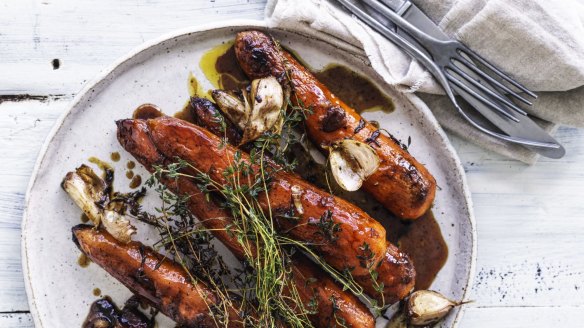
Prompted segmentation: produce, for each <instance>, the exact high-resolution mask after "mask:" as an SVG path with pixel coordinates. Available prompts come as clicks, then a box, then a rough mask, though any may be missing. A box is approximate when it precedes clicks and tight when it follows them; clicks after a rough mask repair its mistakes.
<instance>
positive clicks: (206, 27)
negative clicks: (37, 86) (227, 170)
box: [21, 19, 477, 327]
mask: <svg viewBox="0 0 584 328" xmlns="http://www.w3.org/2000/svg"><path fill="white" fill-rule="evenodd" d="M244 26H245V27H257V28H270V26H268V25H267V24H266V22H265V21H261V20H241V19H236V20H225V21H221V22H216V23H211V24H203V25H198V26H193V27H187V28H184V29H179V30H175V31H172V32H170V33H167V34H164V35H162V36H160V37H158V38H155V39H153V40H150V41H147V42H145V43H143V44H141V45H140V46H138V47H136V48H134V49H133V50H132V51H130V52H129V53H128V54H126V55H125V56H123V57H121V58H120V59H119V60H118V61H116V62H115V63H114V64H112V65H111V66H109V67H108V68H106V69H104V70H102V71H101V72H100V73H99V74H98V75H97V76H96V77H95V78H94V79H93V80H92V81H90V82H88V83H87V84H85V86H84V87H83V89H81V90H80V91H79V93H77V95H76V96H75V97H74V98H73V99H72V100H71V103H70V106H69V108H68V109H67V110H66V111H65V112H63V113H62V114H61V116H60V117H59V118H58V119H57V121H56V122H55V125H54V126H53V128H52V129H51V131H50V133H49V134H48V136H47V137H46V139H45V142H44V143H43V146H42V147H41V149H40V151H39V154H38V157H37V160H36V162H35V166H34V169H33V171H32V174H31V178H30V181H29V184H28V187H27V191H26V196H25V203H24V204H25V206H24V211H23V219H22V230H21V231H22V232H21V257H22V271H23V276H24V285H25V290H26V294H27V297H28V304H29V311H30V313H31V316H32V318H33V320H34V323H35V327H43V324H42V322H41V320H40V316H39V315H38V314H39V313H38V309H37V305H36V299H35V294H34V291H33V289H32V286H31V280H30V272H29V263H28V255H29V254H28V248H27V230H28V229H27V228H28V225H29V223H30V220H29V216H28V208H29V202H30V194H31V190H32V188H33V187H34V185H35V182H36V178H37V175H38V171H39V168H40V167H41V164H42V163H43V161H44V159H45V157H46V153H47V149H48V147H49V145H50V144H51V143H52V142H53V139H54V137H55V134H56V133H57V132H58V131H59V129H60V128H61V126H62V125H63V122H64V121H65V120H66V119H67V117H68V116H69V115H70V114H71V112H72V110H73V109H74V108H76V107H77V106H78V105H79V104H80V103H81V102H82V101H83V100H84V99H85V98H86V97H87V95H88V92H89V91H90V90H91V89H94V88H96V87H98V86H100V85H101V84H102V83H105V82H106V81H107V79H108V77H109V76H110V75H112V74H113V73H115V71H116V69H117V68H118V67H119V66H121V65H123V64H124V63H126V62H127V61H129V60H131V59H132V58H133V57H134V56H136V55H138V54H139V53H141V52H143V51H145V50H147V49H148V48H150V47H153V46H155V45H157V44H159V43H162V42H165V41H168V40H170V39H173V38H177V37H180V36H184V35H188V34H192V33H199V32H205V31H212V30H215V29H221V28H226V27H244ZM279 29H281V28H279ZM281 30H287V31H290V32H293V33H297V34H301V35H305V36H307V37H311V38H315V39H319V40H321V41H324V42H326V43H329V44H331V45H332V46H335V47H337V48H339V49H340V50H342V51H347V52H350V53H353V54H355V55H358V56H362V57H363V56H364V54H363V50H362V49H360V48H358V47H355V46H353V45H351V44H348V43H346V42H344V41H342V40H340V39H337V38H335V37H333V36H331V35H328V34H325V33H322V32H319V31H316V30H312V29H309V28H307V27H304V26H302V25H300V26H299V28H298V29H290V28H286V29H281ZM404 96H405V97H406V98H407V99H408V100H409V101H410V102H412V104H414V105H415V106H416V107H417V108H418V109H420V111H422V113H423V114H424V115H425V116H426V117H427V118H428V121H429V122H430V123H431V124H432V128H433V129H434V130H435V131H436V132H437V133H438V136H439V137H440V139H442V141H443V143H444V146H445V149H444V151H445V154H447V155H449V159H450V160H451V161H452V163H451V165H452V167H453V169H454V172H455V175H456V178H458V181H460V184H461V188H462V192H463V194H464V201H465V204H464V207H465V209H466V211H467V214H468V220H469V222H468V224H469V225H470V232H471V235H472V238H471V242H472V245H471V260H470V263H468V266H469V267H468V277H467V283H466V286H465V290H464V293H463V299H464V300H466V299H467V297H468V294H469V292H470V288H471V287H472V285H473V280H474V275H475V266H476V255H477V235H476V223H475V218H474V212H473V206H472V199H471V193H470V189H469V188H468V184H467V180H466V175H465V173H464V169H463V167H462V163H461V162H460V159H459V158H458V155H457V154H456V151H455V150H454V147H453V146H452V144H451V143H450V141H449V140H448V137H447V136H446V133H445V132H444V130H443V129H442V127H441V126H440V125H439V124H438V121H437V120H436V118H435V117H434V115H433V114H432V112H431V111H430V109H429V108H428V107H427V106H426V104H425V103H424V102H423V101H422V100H421V99H420V98H418V97H417V96H415V95H414V94H404ZM464 310H465V306H462V307H461V308H460V309H459V311H458V312H457V314H456V317H455V319H454V321H453V324H452V327H457V326H458V324H459V323H460V321H461V318H462V316H463V314H464Z"/></svg>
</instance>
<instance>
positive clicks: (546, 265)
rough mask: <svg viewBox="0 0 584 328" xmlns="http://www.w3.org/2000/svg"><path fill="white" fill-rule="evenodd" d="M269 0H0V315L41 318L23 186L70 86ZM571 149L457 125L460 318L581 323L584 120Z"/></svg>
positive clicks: (486, 322) (23, 323)
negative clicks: (523, 149)
mask: <svg viewBox="0 0 584 328" xmlns="http://www.w3.org/2000/svg"><path fill="white" fill-rule="evenodd" d="M264 4H265V0H199V1H195V0H172V1H169V0H143V1H121V0H100V1H89V0H60V1H58V0H8V1H6V0H5V1H2V2H0V149H1V150H2V155H1V156H2V158H1V159H0V181H1V183H0V327H4V328H8V327H11V328H12V327H19V328H23V327H32V326H33V324H32V321H31V317H30V314H29V313H28V304H27V299H26V294H25V291H24V283H23V277H22V271H21V262H20V221H21V216H22V210H23V203H24V193H25V190H26V186H27V183H28V180H29V177H30V174H31V171H32V168H33V164H34V161H35V159H36V156H37V153H38V151H39V149H40V146H41V144H42V143H43V141H44V139H45V136H46V135H47V134H48V132H49V130H50V128H51V127H52V125H53V123H54V122H55V120H56V119H57V117H58V116H59V114H60V113H62V112H63V111H64V110H65V109H66V108H67V106H68V103H69V101H70V99H71V98H72V96H73V95H75V93H76V92H78V90H80V88H81V87H82V85H83V84H84V83H85V82H86V81H87V80H88V79H91V78H93V76H95V75H96V74H97V73H98V72H99V71H100V70H101V69H104V68H105V67H107V66H108V65H109V64H111V63H112V62H113V61H114V60H116V59H117V58H118V57H120V56H122V55H124V54H125V53H127V52H128V51H130V50H131V49H132V48H133V47H135V46H137V45H139V44H140V43H142V42H143V41H145V40H148V39H151V38H154V37H156V36H159V35H161V34H164V33H165V32H168V31H170V30H173V29H176V28H181V27H186V26H189V25H194V24H200V23H205V22H211V21H216V20H220V19H229V18H256V19H261V18H262V16H263V8H264ZM558 139H559V140H560V141H561V142H562V143H563V144H564V145H565V147H566V149H567V152H568V154H567V155H566V157H565V158H563V159H561V160H556V161H554V160H547V159H542V160H540V161H539V162H538V163H537V164H536V165H534V166H526V165H523V164H520V163H517V162H514V161H510V160H507V159H505V158H503V157H501V156H498V155H496V154H493V153H488V152H485V151H483V150H481V149H479V148H477V147H475V146H473V145H471V144H468V143H466V142H464V141H462V140H460V139H457V138H456V137H452V139H451V140H452V142H453V143H454V146H455V148H456V149H457V151H458V153H459V155H460V157H461V160H462V162H463V164H464V167H465V170H466V172H467V175H468V182H469V185H470V188H471V190H472V192H473V201H474V205H475V207H474V208H475V213H476V219H477V226H478V243H479V246H478V263H477V272H476V276H475V284H474V286H473V288H472V294H471V299H474V300H475V302H474V303H472V304H471V305H469V307H468V309H467V311H466V314H465V316H464V319H463V324H462V327H552V326H560V325H563V326H567V327H583V326H584V130H577V129H572V128H562V129H560V131H559V132H558Z"/></svg>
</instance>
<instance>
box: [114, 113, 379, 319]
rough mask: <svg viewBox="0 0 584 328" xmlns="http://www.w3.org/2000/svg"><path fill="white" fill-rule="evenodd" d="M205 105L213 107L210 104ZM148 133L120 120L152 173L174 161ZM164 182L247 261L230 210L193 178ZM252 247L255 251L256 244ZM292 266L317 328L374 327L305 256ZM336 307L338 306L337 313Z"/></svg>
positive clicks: (121, 135)
mask: <svg viewBox="0 0 584 328" xmlns="http://www.w3.org/2000/svg"><path fill="white" fill-rule="evenodd" d="M206 104H207V105H212V103H210V102H208V103H206ZM211 109H212V108H211ZM205 117H207V119H209V121H208V122H211V119H210V118H211V117H213V116H205ZM149 133H150V131H149V128H148V125H147V124H146V122H145V121H142V120H123V121H118V140H119V141H120V143H121V144H122V146H123V147H124V148H125V149H126V150H127V151H128V152H130V153H131V154H132V155H133V156H134V157H135V158H136V159H138V161H139V162H140V163H141V164H142V165H144V166H145V167H146V168H147V169H148V170H150V171H151V172H152V171H153V165H164V164H165V163H166V164H168V163H171V162H172V161H171V160H169V159H166V158H165V157H164V156H163V155H162V154H160V153H159V152H158V150H157V148H156V146H155V144H154V143H153V142H152V141H151V139H150V136H149ZM163 182H164V183H165V184H166V185H167V186H168V187H169V188H170V189H171V190H173V191H175V192H176V193H177V194H181V195H182V194H184V195H189V197H188V204H187V206H188V208H189V210H190V211H191V212H192V213H193V214H194V215H195V216H196V217H197V218H198V219H199V220H200V221H201V223H202V224H203V225H205V227H206V228H208V229H209V230H211V232H212V233H213V234H214V235H215V237H216V238H217V239H219V240H220V241H221V242H222V243H223V244H224V245H225V246H227V247H228V248H229V249H230V250H231V252H232V253H233V254H234V255H235V256H236V257H238V258H239V259H244V258H245V251H244V249H243V247H242V246H241V244H240V243H239V241H238V240H237V237H236V236H235V235H233V234H230V233H228V227H229V226H230V225H231V224H232V222H233V218H232V217H231V215H230V214H229V212H228V211H226V210H225V209H222V208H220V207H219V206H218V205H217V204H216V203H215V202H214V201H213V200H211V201H208V200H207V199H206V197H205V195H204V194H203V193H202V192H201V191H200V190H199V189H198V187H197V185H196V183H195V182H193V181H192V180H191V179H188V178H186V177H179V178H178V179H168V180H164V181H163ZM250 246H252V247H251V248H253V245H250ZM253 253H254V252H253V251H252V254H253ZM292 264H293V265H292V283H293V284H294V285H295V289H296V291H297V292H298V295H299V296H300V299H301V300H302V302H303V303H304V304H305V305H306V304H309V303H310V302H311V301H312V300H315V301H316V306H317V308H316V313H315V314H310V315H309V319H310V320H311V322H312V323H313V324H314V325H315V326H316V327H330V326H334V325H333V322H334V320H335V318H334V316H336V317H337V318H339V320H341V321H342V322H345V323H346V324H347V326H349V327H364V328H367V327H374V326H375V319H374V318H373V316H372V315H371V313H370V312H369V310H368V309H367V308H366V307H365V306H364V305H363V303H361V301H359V299H358V298H357V297H355V296H354V295H352V294H350V293H349V292H347V291H344V290H343V289H342V287H341V286H340V285H339V284H338V283H336V282H335V281H334V280H333V279H332V278H331V277H330V276H328V275H327V274H326V273H325V272H323V271H322V269H320V268H319V267H317V266H316V265H315V264H314V263H312V262H311V261H310V260H308V259H307V258H306V257H305V256H303V255H301V254H296V255H295V256H294V257H293V263H292ZM333 302H334V303H333ZM333 306H336V310H334V307H333ZM333 311H335V312H334V313H333Z"/></svg>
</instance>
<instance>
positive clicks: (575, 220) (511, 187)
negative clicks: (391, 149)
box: [452, 128, 584, 306]
mask: <svg viewBox="0 0 584 328" xmlns="http://www.w3.org/2000/svg"><path fill="white" fill-rule="evenodd" d="M558 137H559V140H560V142H562V143H563V144H564V145H565V146H566V149H567V150H568V154H567V155H566V157H565V158H563V159H561V160H551V159H545V158H542V159H540V161H539V162H538V163H537V164H536V165H534V166H526V165H523V164H521V163H517V162H514V161H510V160H507V159H505V158H502V157H501V156H498V155H495V154H492V153H487V152H485V151H483V150H482V149H479V148H478V147H475V146H473V145H470V144H468V143H466V142H464V141H462V140H460V139H458V138H452V140H453V141H454V144H455V147H456V148H457V150H458V152H459V155H460V157H461V159H462V161H463V163H464V166H465V170H466V171H467V177H468V181H469V186H470V188H471V191H472V193H473V201H474V208H475V213H476V219H477V228H478V237H479V243H478V245H479V247H478V249H479V252H478V262H477V275H476V278H475V285H474V286H473V289H472V294H471V298H472V299H475V300H476V301H477V302H476V305H479V306H500V305H509V306H519V305H528V306H529V305H530V306H544V305H549V306H556V305H569V306H574V305H583V304H584V300H583V296H584V290H583V288H582V287H583V286H582V285H583V281H584V263H583V262H582V261H575V260H574V259H577V258H582V255H581V251H580V249H581V248H582V244H583V241H582V238H581V231H583V230H584V220H582V219H583V218H584V213H583V212H582V210H583V203H582V198H581V192H582V190H584V171H583V170H582V164H578V163H582V162H583V161H584V146H583V144H582V141H583V140H584V131H582V130H578V129H572V128H562V129H560V131H559V133H558Z"/></svg>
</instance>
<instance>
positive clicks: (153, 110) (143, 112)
mask: <svg viewBox="0 0 584 328" xmlns="http://www.w3.org/2000/svg"><path fill="white" fill-rule="evenodd" d="M160 116H164V114H163V113H162V111H161V110H160V108H158V107H157V106H156V105H153V104H143V105H140V106H138V108H136V110H134V114H133V115H132V118H135V119H141V120H147V119H151V118H157V117H160Z"/></svg>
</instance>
